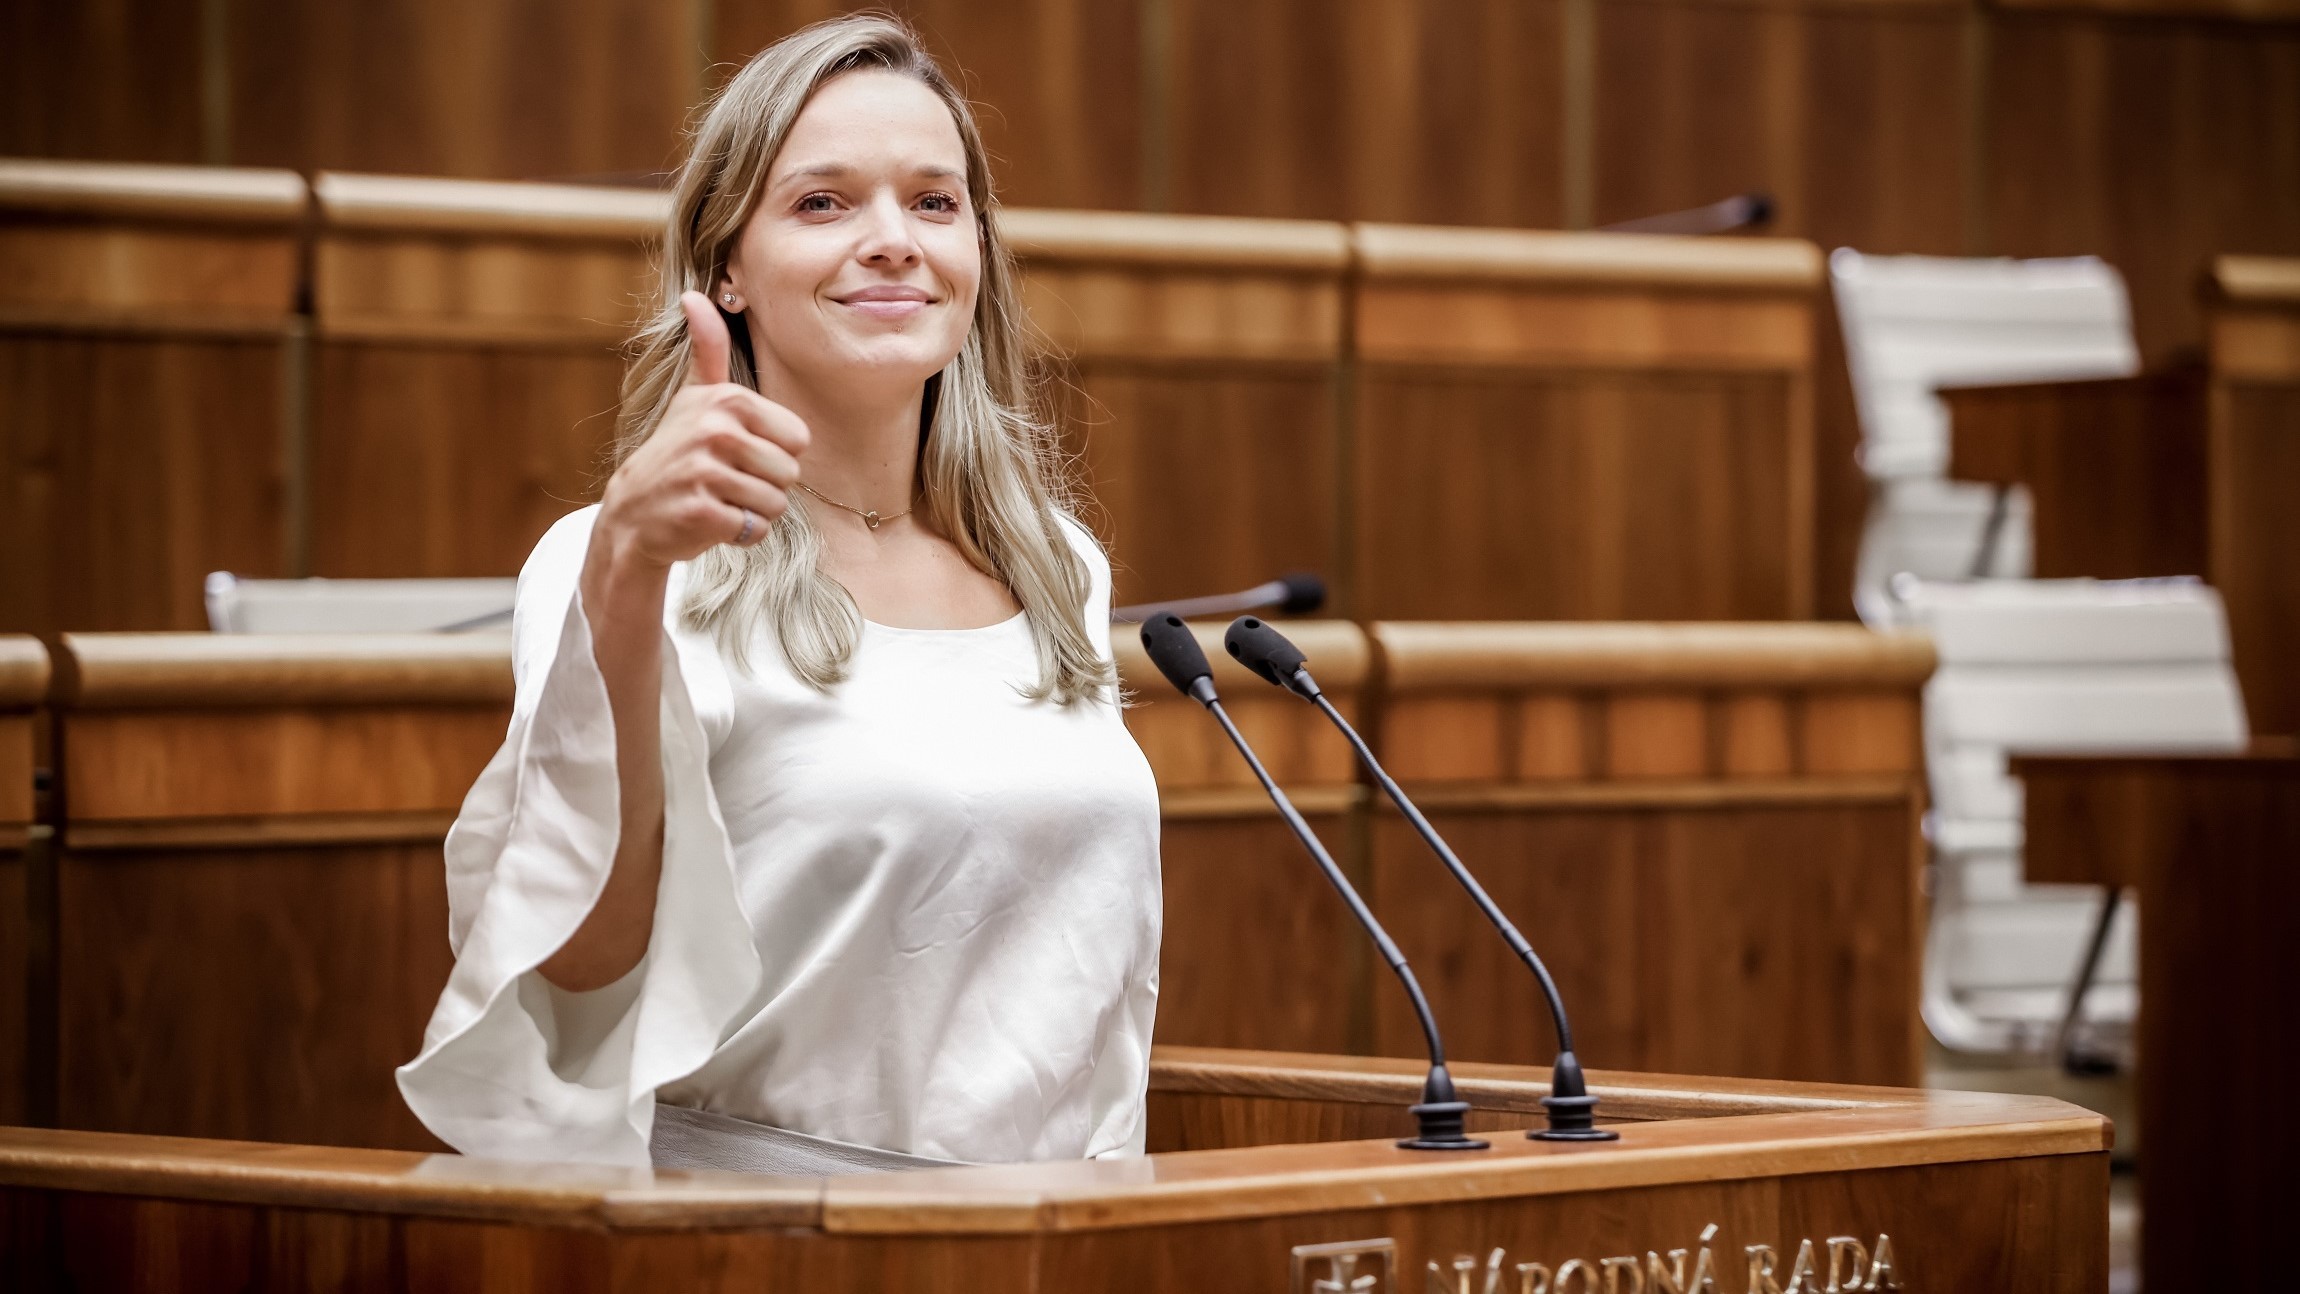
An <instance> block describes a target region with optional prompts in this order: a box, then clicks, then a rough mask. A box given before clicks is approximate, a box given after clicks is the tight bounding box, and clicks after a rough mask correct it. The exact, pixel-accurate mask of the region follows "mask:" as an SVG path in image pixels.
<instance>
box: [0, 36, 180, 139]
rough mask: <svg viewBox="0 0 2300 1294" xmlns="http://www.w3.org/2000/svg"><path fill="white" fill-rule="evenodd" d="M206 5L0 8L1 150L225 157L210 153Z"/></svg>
mask: <svg viewBox="0 0 2300 1294" xmlns="http://www.w3.org/2000/svg"><path fill="white" fill-rule="evenodd" d="M206 18H207V12H206V6H202V5H194V4H166V5H159V4H145V3H138V2H137V0H88V2H87V3H82V4H68V5H51V4H12V5H9V6H7V7H6V8H5V9H0V156H7V155H15V156H32V157H76V158H86V159H91V160H97V159H100V160H104V161H123V162H200V161H216V160H220V159H218V158H215V157H213V156H210V155H209V154H208V152H207V150H206V145H207V143H208V141H207V140H206V139H205V138H203V126H204V125H205V121H204V119H203V113H202V107H203V102H202V98H203V94H204V92H205V91H206V90H207V88H208V85H207V81H206V76H207V75H208V74H209V69H208V68H206V67H204V66H203V59H202V55H203V54H204V53H205V49H204V47H203V42H202V35H203V30H202V29H203V26H204V23H205V21H206Z"/></svg>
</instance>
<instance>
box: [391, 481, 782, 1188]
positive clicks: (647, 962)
mask: <svg viewBox="0 0 2300 1294" xmlns="http://www.w3.org/2000/svg"><path fill="white" fill-rule="evenodd" d="M595 511H596V510H595V509H585V510H583V511H581V512H577V513H575V514H573V515H571V516H569V517H566V518H564V519H562V520H561V521H560V522H559V523H558V524H557V525H555V526H553V527H552V529H551V531H550V533H548V534H546V535H545V536H544V537H543V540H542V542H541V543H539V544H538V545H536V549H535V552H534V555H533V556H531V557H530V558H529V559H528V562H527V566H526V568H525V569H524V570H522V571H521V572H520V577H519V591H518V602H517V609H516V611H515V612H514V615H513V622H512V639H513V662H514V671H515V675H516V679H517V683H516V693H515V698H516V699H515V701H514V703H513V710H512V719H511V727H510V731H509V733H508V734H507V735H506V737H505V739H504V742H503V747H502V749H501V750H499V751H497V752H496V754H495V757H494V759H493V760H491V761H490V762H489V763H488V765H487V768H486V771H484V772H483V773H481V774H480V777H479V780H478V782H477V783H476V784H475V785H473V787H472V788H471V793H470V795H469V796H467V797H466V798H465V800H464V803H463V810H462V813H461V814H460V815H459V816H458V818H457V819H456V822H455V826H454V828H453V830H451V831H450V832H449V833H448V837H447V849H446V854H447V896H448V908H449V921H450V925H449V941H450V944H451V945H452V947H453V948H454V951H455V955H456V962H455V970H454V972H453V974H452V975H450V976H449V978H448V983H447V988H446V991H445V992H443V993H442V994H441V995H440V999H439V1005H438V1007H437V1009H436V1010H434V1011H433V1013H432V1017H431V1023H430V1025H429V1027H428V1028H427V1029H426V1030H425V1033H424V1041H423V1051H422V1053H421V1054H420V1055H418V1056H417V1057H416V1058H415V1059H414V1060H412V1061H410V1062H408V1063H407V1064H405V1065H403V1066H401V1067H400V1069H399V1089H400V1093H401V1095H402V1096H403V1097H404V1099H405V1100H406V1101H407V1104H408V1108H410V1109H411V1110H413V1111H414V1112H415V1115H416V1117H417V1118H419V1119H421V1120H422V1121H423V1123H424V1126H425V1127H428V1128H430V1129H431V1130H432V1131H433V1132H434V1133H436V1134H437V1135H438V1136H439V1137H440V1139H441V1140H443V1141H445V1142H447V1143H448V1144H449V1145H451V1146H454V1147H455V1148H456V1149H457V1150H460V1151H462V1152H464V1153H465V1154H469V1155H478V1156H485V1157H489V1158H498V1159H527V1160H558V1161H572V1162H590V1163H611V1164H623V1165H629V1166H634V1167H644V1166H646V1165H647V1163H648V1154H647V1143H648V1137H649V1134H650V1132H651V1131H652V1129H653V1124H654V1108H655V1089H657V1088H659V1087H661V1086H663V1085H664V1084H666V1083H670V1082H673V1081H675V1080H677V1079H679V1078H682V1077H684V1076H686V1075H687V1074H689V1073H692V1072H693V1071H695V1070H696V1069H698V1068H700V1067H701V1066H702V1065H703V1063H704V1062H705V1061H707V1060H708V1059H710V1057H711V1055H712V1053H713V1052H715V1051H716V1050H717V1048H718V1046H719V1044H720V1042H721V1041H722V1039H723V1038H724V1037H725V1036H726V1035H727V1034H728V1033H729V1032H730V1031H731V1029H732V1028H733V1027H734V1025H735V1024H736V1023H737V1022H738V1020H737V1017H738V1016H739V1015H740V1013H741V1012H742V1010H743V1009H744V1007H745V1005H746V1004H747V1003H748V1002H749V1000H750V999H751V997H752V995H753V994H754V993H755V992H756V991H757V989H758V985H759V981H760V977H761V970H760V963H759V955H758V950H757V948H756V946H755V945H754V943H753V940H752V932H751V929H750V925H749V923H748V921H747V920H746V918H745V917H744V915H743V909H742V906H741V903H740V902H739V898H738V894H737V890H736V885H735V872H734V855H733V851H732V849H731V848H730V846H729V843H728V838H727V829H726V825H725V823H724V822H723V820H722V819H721V817H720V813H719V806H718V802H717V798H716V796H715V795H714V794H713V792H712V789H711V781H710V770H709V759H710V741H709V737H708V735H707V734H706V731H705V726H704V722H703V720H702V719H701V718H699V717H698V714H697V706H696V702H695V696H694V691H693V690H691V689H695V688H696V687H697V685H699V690H700V691H702V692H703V693H704V694H705V695H707V696H708V695H712V694H713V693H714V692H715V691H717V690H722V689H723V686H724V680H723V679H722V678H716V677H693V678H691V677H690V676H694V675H707V674H708V673H709V672H710V671H715V670H717V669H718V668H719V665H718V661H717V659H716V656H715V654H713V653H711V652H709V651H708V650H697V649H696V647H695V645H694V644H692V643H690V644H688V645H687V646H686V648H685V650H684V651H682V647H681V644H680V643H679V642H678V641H677V639H676V638H674V636H673V635H672V634H671V633H670V632H668V630H666V632H665V635H664V644H663V690H662V697H661V707H662V711H661V730H662V760H663V788H664V812H663V872H662V881H661V888H660V889H659V890H658V891H657V899H656V906H655V925H654V932H653V935H652V938H651V939H650V942H649V948H648V952H647V955H646V958H645V959H644V960H643V961H642V962H641V963H640V964H639V966H638V967H637V968H636V969H634V970H633V971H632V972H631V973H630V974H629V975H627V976H626V977H625V978H624V979H623V980H622V981H621V982H619V983H617V984H615V985H612V986H610V987H608V988H605V989H601V990H598V991H597V992H595V993H584V994H569V993H564V992H561V991H559V990H557V989H555V988H553V987H552V986H551V985H550V984H549V983H547V982H546V981H545V980H543V978H542V977H541V976H540V975H539V974H537V973H536V970H535V968H536V967H537V966H538V965H540V964H541V963H542V962H543V961H544V960H546V959H547V958H549V957H550V956H551V954H553V953H554V952H556V951H558V949H559V948H560V947H561V946H562V945H563V944H565V943H566V941H567V939H568V938H569V937H570V936H571V935H573V934H574V932H575V930H576V928H577V927H578V926H580V925H581V924H582V922H583V919H584V918H585V917H586V916H587V915H588V914H589V913H590V911H591V906H592V904H593V903H595V902H596V901H597V900H598V897H599V893H600V890H601V889H602V887H604V886H605V884H606V881H607V875H608V872H609V871H610V869H611V867H612V865H613V861H614V857H615V845H616V840H617V836H618V834H619V820H618V800H619V798H620V796H619V784H618V781H617V777H616V769H615V728H614V719H613V716H612V714H611V712H610V711H609V709H608V703H607V688H606V682H605V680H604V679H603V678H602V677H601V675H600V673H599V668H598V665H597V662H596V661H595V659H594V657H593V655H592V650H591V632H590V623H589V621H588V620H587V619H586V617H585V615H584V611H583V605H582V599H581V596H580V594H579V592H578V585H579V582H580V576H581V572H582V566H583V558H584V553H585V551H586V549H587V548H588V546H589V543H590V533H591V523H592V519H593V517H594V515H595ZM676 589H677V581H676V580H674V583H673V596H672V598H671V599H668V600H669V601H670V602H672V603H673V604H674V605H675V604H676Z"/></svg>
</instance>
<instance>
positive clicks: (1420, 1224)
mask: <svg viewBox="0 0 2300 1294" xmlns="http://www.w3.org/2000/svg"><path fill="white" fill-rule="evenodd" d="M1421 1068H1422V1067H1421V1066H1420V1065H1419V1064H1418V1063H1416V1062H1414V1061H1407V1060H1388V1059H1379V1058H1367V1057H1350V1058H1342V1057H1331V1056H1309V1055H1291V1054H1282V1053H1270V1052H1238V1051H1217V1050H1212V1049H1181V1048H1169V1049H1161V1050H1160V1051H1159V1052H1158V1053H1157V1054H1156V1055H1155V1057H1154V1059H1153V1074H1152V1079H1151V1130H1150V1144H1151V1149H1152V1151H1153V1153H1152V1154H1150V1155H1149V1156H1147V1157H1144V1158H1136V1159H1130V1160H1113V1161H1099V1162H1091V1161H1090V1162H1067V1163H1046V1164H1022V1165H1010V1166H998V1167H985V1168H963V1169H942V1170H934V1171H929V1172H919V1173H909V1174H897V1175H884V1176H856V1177H833V1178H800V1177H753V1176H744V1175H739V1174H714V1173H660V1174H649V1173H647V1172H644V1171H634V1170H622V1169H602V1168H591V1167H579V1166H554V1165H537V1164H512V1163H495V1162H487V1161H481V1160H471V1159H464V1158H461V1157H459V1156H454V1155H425V1154H418V1153H412V1152H405V1151H379V1150H348V1149H340V1148H327V1147H314V1146H289V1145H274V1144H259V1143H250V1142H225V1141H194V1140H179V1139H174V1138H165V1137H138V1136H128V1135H121V1134H113V1133H91V1132H69V1131H53V1130H46V1129H29V1128H10V1129H4V1130H0V1285H6V1286H7V1287H9V1288H18V1289H57V1288H72V1289H84V1290H113V1289H138V1290H141V1289H167V1290H182V1291H202V1290H234V1291H237V1290H302V1289H315V1288H325V1289H357V1290H378V1291H383V1290H408V1291H418V1290H420V1291H425V1292H426V1294H430V1292H434V1291H456V1290H487V1291H504V1292H507V1294H509V1292H515V1291H536V1292H537V1294H542V1292H544V1291H549V1292H551V1294H562V1292H565V1291H623V1290H634V1291H638V1290H643V1291H660V1290H681V1291H684V1290H726V1291H735V1290H742V1291H780V1290H789V1291H804V1292H805V1294H834V1292H837V1291H856V1292H858V1294H859V1292H861V1291H952V1292H956V1291H966V1292H968V1294H973V1292H975V1291H986V1292H987V1291H1025V1290H1027V1291H1074V1290H1075V1291H1086V1290H1144V1291H1192V1292H1193V1294H1195V1292H1197V1291H1216V1290H1221V1291H1228V1290H1240V1291H1300V1292H1301V1294H1313V1292H1315V1294H1393V1292H1394V1291H1409V1290H1410V1291H1417V1292H1418V1291H1439V1290H1442V1291H1444V1294H1457V1292H1458V1291H1479V1292H1481V1294H1482V1292H1483V1291H1494V1292H1495V1294H1504V1292H1507V1294H1517V1292H1523V1294H1600V1292H1602V1294H1680V1292H1684V1291H1693V1290H1697V1289H1698V1290H1713V1291H1717V1292H1718V1294H1737V1292H1739V1291H1744V1290H1746V1291H1749V1294H1784V1292H1785V1291H1789V1290H1797V1291H1801V1292H1806V1294H1819V1292H1820V1291H1824V1290H1836V1291H1850V1290H1890V1289H1908V1290H1968V1289H1969V1290H2021V1291H2030V1292H2035V1291H2068V1292H2070V1294H2074V1292H2076V1291H2085V1292H2086V1294H2098V1292H2099V1291H2101V1290H2103V1289H2105V1288H2106V1286H2107V1279H2108V1277H2107V1270H2108V1266H2107V1265H2108V1153H2107V1152H2108V1149H2109V1144H2110V1139H2111V1138H2110V1129H2109V1126H2108V1122H2107V1121H2106V1120H2104V1119H2102V1118H2100V1117H2099V1116H2097V1115H2094V1114H2091V1113H2089V1112H2086V1111H2083V1110H2079V1109H2077V1108H2075V1107H2073V1106H2070V1105H2066V1104H2063V1103H2061V1102H2058V1101H2054V1100H2050V1099H2047V1098H2042V1097H2020V1096H2000V1095H1977V1094H1969V1093H1952V1092H1913V1091H1899V1090H1893V1089H1887V1088H1863V1087H1830V1086H1821V1085H1811V1084H1788V1083H1765V1082H1757V1081H1751V1080H1717V1081H1711V1080H1703V1079H1693V1078H1668V1077H1652V1076H1641V1075H1631V1074H1613V1075H1593V1076H1592V1077H1593V1079H1594V1081H1595V1085H1596V1088H1597V1090H1598V1092H1599V1094H1600V1096H1601V1097H1602V1098H1603V1101H1604V1105H1603V1107H1602V1109H1601V1114H1602V1116H1603V1117H1604V1118H1606V1119H1608V1120H1610V1121H1613V1122H1614V1126H1616V1127H1617V1128H1618V1129H1619V1131H1620V1132H1621V1134H1622V1136H1621V1140H1620V1141H1618V1142H1611V1143H1598V1144H1588V1143H1582V1144H1558V1143H1550V1142H1539V1141H1532V1140H1528V1139H1527V1138H1526V1137H1525V1136H1524V1135H1522V1133H1521V1132H1520V1131H1519V1129H1522V1128H1525V1127H1528V1126H1532V1125H1534V1124H1536V1123H1538V1122H1539V1120H1540V1104H1539V1102H1540V1098H1541V1097H1542V1096H1543V1095H1545V1094H1546V1093H1547V1088H1546V1085H1545V1083H1544V1081H1543V1080H1544V1079H1545V1077H1546V1075H1545V1074H1544V1072H1543V1071H1540V1070H1532V1069H1518V1068H1510V1067H1503V1066H1494V1065H1475V1064H1465V1065H1461V1066H1458V1067H1457V1077H1458V1078H1459V1080H1460V1086H1461V1091H1462V1094H1463V1096H1464V1098H1465V1099H1466V1100H1468V1101H1470V1102H1471V1103H1472V1104H1473V1106H1474V1107H1475V1110H1474V1112H1473V1114H1472V1116H1471V1126H1472V1128H1473V1130H1475V1131H1478V1132H1479V1133H1480V1134H1481V1135H1483V1136H1485V1137H1487V1138H1488V1139H1489V1140H1490V1141H1491V1143H1492V1145H1491V1149H1488V1150H1483V1151H1473V1152H1452V1153H1442V1154H1433V1153H1426V1152H1425V1153H1416V1152H1410V1151H1404V1150H1399V1149H1397V1148H1396V1147H1395V1146H1394V1145H1393V1144H1392V1138H1394V1137H1396V1136H1398V1135H1400V1134H1402V1133H1403V1132H1405V1131H1406V1130H1407V1128H1408V1125H1409V1120H1408V1118H1407V1116H1406V1114H1405V1106H1406V1105H1407V1104H1408V1103H1409V1102H1411V1101H1412V1100H1414V1099H1416V1096H1417V1094H1418V1092H1419V1088H1420V1081H1421ZM1704 1274H1706V1275H1708V1276H1709V1277H1711V1278H1712V1279H1711V1282H1710V1283H1709V1284H1707V1285H1704V1284H1702V1283H1701V1277H1702V1276H1703V1275H1704Z"/></svg>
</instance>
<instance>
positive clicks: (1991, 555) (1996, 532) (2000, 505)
mask: <svg viewBox="0 0 2300 1294" xmlns="http://www.w3.org/2000/svg"><path fill="white" fill-rule="evenodd" d="M2011 510H2012V487H2011V486H2009V485H1999V486H1995V487H1993V488H1992V489H1991V490H1990V492H1989V519H1988V521H1987V522H1986V523H1985V524H1984V525H1982V527H1981V544H1980V549H1979V551H1977V552H1975V553H1974V554H1973V566H1972V570H1971V571H1970V572H1968V574H1967V578H1969V579H1976V580H1985V579H1987V578H1988V575H1989V571H1990V570H1991V569H1993V568H1994V567H1995V566H1996V564H1997V542H1998V539H1999V537H2000V536H2002V535H2003V534H2004V528H2005V514H2006V513H2007V512H2010V511H2011Z"/></svg>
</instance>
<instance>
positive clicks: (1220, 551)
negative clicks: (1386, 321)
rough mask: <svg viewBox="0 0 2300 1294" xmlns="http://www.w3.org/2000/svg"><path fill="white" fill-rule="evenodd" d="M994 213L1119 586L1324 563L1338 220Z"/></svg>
mask: <svg viewBox="0 0 2300 1294" xmlns="http://www.w3.org/2000/svg"><path fill="white" fill-rule="evenodd" d="M1004 223H1005V227H1006V230H1007V232H1008V235H1009V237H1010V238H1011V239H1012V241H1013V243H1014V245H1015V247H1016V249H1017V252H1018V253H1019V254H1020V256H1021V258H1022V261H1023V269H1024V293H1025V297H1026V299H1027V301H1028V302H1029V306H1030V311H1031V317H1032V320H1033V322H1034V323H1036V325H1037V326H1038V327H1039V329H1040V330H1041V331H1042V332H1043V333H1044V334H1045V335H1046V338H1047V340H1048V341H1049V342H1050V343H1051V344H1052V346H1053V347H1054V348H1055V350H1056V351H1057V352H1058V353H1059V354H1060V355H1061V356H1062V357H1063V364H1064V374H1063V380H1062V382H1061V383H1060V385H1059V387H1058V389H1057V392H1056V394H1057V395H1058V396H1059V397H1060V400H1061V405H1062V408H1061V409H1060V411H1059V413H1060V416H1061V418H1062V422H1063V425H1064V428H1065V433H1066V436H1067V437H1068V439H1069V443H1070V444H1071V445H1073V446H1074V447H1075V448H1076V450H1077V452H1078V454H1079V465H1080V468H1081V472H1082V475H1083V476H1084V477H1085V478H1086V484H1087V485H1088V487H1089V489H1090V490H1091V493H1092V500H1091V502H1092V510H1093V512H1094V513H1096V514H1098V515H1097V516H1096V517H1095V518H1094V520H1095V521H1096V524H1097V525H1098V526H1099V528H1101V529H1102V530H1103V532H1104V535H1105V538H1106V539H1107V540H1108V542H1109V544H1110V546H1111V550H1112V557H1113V560H1114V562H1115V565H1116V578H1117V597H1118V600H1119V601H1120V602H1121V603H1127V602H1136V601H1144V600H1151V599H1157V598H1179V597H1191V596H1196V595H1200V594H1206V593H1216V592H1223V591H1226V590H1230V589H1236V588H1244V587H1247V586H1249V585H1253V584H1259V583H1261V582H1263V581H1265V580H1268V579H1272V578H1274V577H1276V576H1277V575H1279V574H1281V573H1283V572H1285V571H1288V570H1301V569H1307V570H1314V571H1317V572H1319V573H1320V574H1322V575H1324V576H1325V577H1326V578H1327V579H1328V581H1329V582H1330V583H1339V581H1340V574H1341V573H1340V569H1339V568H1340V564H1341V552H1340V548H1341V539H1340V525H1341V521H1340V516H1339V496H1340V493H1341V487H1340V472H1341V441H1340V431H1339V409H1338V403H1337V400H1338V396H1339V389H1338V387H1339V373H1340V365H1341V350H1342V329H1343V319H1342V312H1343V302H1342V275H1343V272H1344V269H1345V266H1346V264H1347V256H1348V248H1347V243H1346V241H1345V236H1344V233H1343V230H1342V228H1341V227H1340V226H1338V225H1328V224H1316V223H1311V222H1302V221H1274V220H1272V221H1248V220H1222V219H1212V218H1206V217H1186V216H1120V215H1101V214H1090V213H1077V212H1047V211H1010V212H1008V213H1007V214H1006V219H1005V222H1004ZM1336 592H1337V594H1340V595H1343V596H1346V590H1340V589H1337V590H1336ZM1336 602H1337V603H1341V602H1342V596H1337V598H1336Z"/></svg>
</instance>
